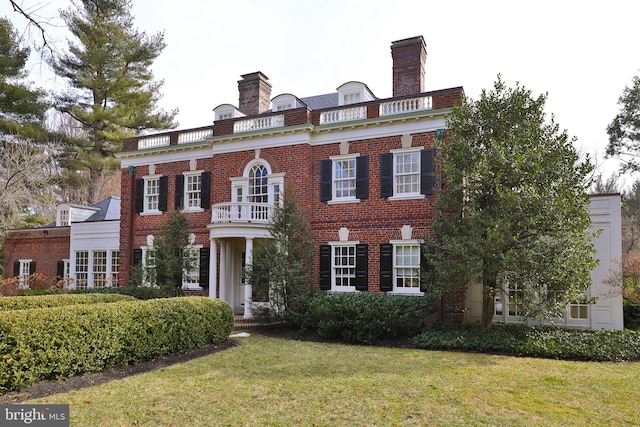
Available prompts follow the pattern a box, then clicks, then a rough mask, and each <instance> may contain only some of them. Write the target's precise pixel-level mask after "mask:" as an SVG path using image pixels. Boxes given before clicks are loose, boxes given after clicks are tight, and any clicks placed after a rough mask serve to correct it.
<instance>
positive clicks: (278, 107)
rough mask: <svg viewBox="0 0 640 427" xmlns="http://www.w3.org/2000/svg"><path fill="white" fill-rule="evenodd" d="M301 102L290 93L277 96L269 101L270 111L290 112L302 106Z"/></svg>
mask: <svg viewBox="0 0 640 427" xmlns="http://www.w3.org/2000/svg"><path fill="white" fill-rule="evenodd" d="M303 105H304V104H302V102H301V101H300V100H299V99H298V98H297V97H296V96H295V95H291V94H290V93H284V94H282V95H278V96H276V97H275V98H273V99H272V100H271V111H273V112H274V113H275V112H278V111H285V110H291V109H293V108H299V107H301V106H303Z"/></svg>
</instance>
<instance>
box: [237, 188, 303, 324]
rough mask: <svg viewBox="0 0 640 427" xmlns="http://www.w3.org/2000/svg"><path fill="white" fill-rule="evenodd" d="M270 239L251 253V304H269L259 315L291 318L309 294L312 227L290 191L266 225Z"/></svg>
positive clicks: (247, 272)
mask: <svg viewBox="0 0 640 427" xmlns="http://www.w3.org/2000/svg"><path fill="white" fill-rule="evenodd" d="M269 230H270V232H271V237H272V238H271V239H265V240H261V241H260V244H258V245H256V248H255V250H254V251H253V259H252V262H251V264H250V265H247V266H246V267H245V279H246V280H247V282H248V283H250V284H251V286H252V291H253V300H254V301H269V303H270V304H269V307H268V308H261V309H258V313H257V314H258V316H259V317H262V318H270V319H284V320H286V319H291V318H292V317H293V316H295V315H296V313H298V312H299V310H300V308H301V306H302V304H303V301H304V299H305V297H306V296H307V295H308V294H309V292H311V279H310V271H309V267H310V266H311V265H312V256H313V240H312V239H311V227H310V225H309V223H308V222H307V221H306V219H305V218H304V216H302V214H301V212H300V211H299V209H298V203H297V198H296V196H295V194H294V192H293V191H287V192H286V195H285V197H284V202H283V204H282V206H278V205H276V206H275V207H274V211H273V216H272V217H271V219H270V222H269Z"/></svg>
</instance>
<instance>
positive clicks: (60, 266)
mask: <svg viewBox="0 0 640 427" xmlns="http://www.w3.org/2000/svg"><path fill="white" fill-rule="evenodd" d="M56 277H57V278H58V279H64V261H58V262H57V263H56Z"/></svg>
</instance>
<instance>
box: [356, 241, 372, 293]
mask: <svg viewBox="0 0 640 427" xmlns="http://www.w3.org/2000/svg"><path fill="white" fill-rule="evenodd" d="M356 290H357V291H368V290H369V245H366V244H363V245H356Z"/></svg>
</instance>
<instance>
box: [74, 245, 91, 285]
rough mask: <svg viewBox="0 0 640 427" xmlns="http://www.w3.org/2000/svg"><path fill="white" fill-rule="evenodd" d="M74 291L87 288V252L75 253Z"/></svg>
mask: <svg viewBox="0 0 640 427" xmlns="http://www.w3.org/2000/svg"><path fill="white" fill-rule="evenodd" d="M75 273H76V289H87V288H88V287H89V251H76V272H75Z"/></svg>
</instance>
